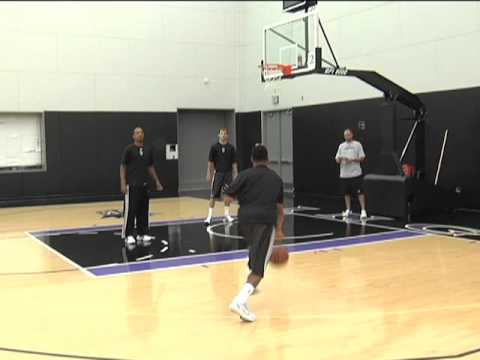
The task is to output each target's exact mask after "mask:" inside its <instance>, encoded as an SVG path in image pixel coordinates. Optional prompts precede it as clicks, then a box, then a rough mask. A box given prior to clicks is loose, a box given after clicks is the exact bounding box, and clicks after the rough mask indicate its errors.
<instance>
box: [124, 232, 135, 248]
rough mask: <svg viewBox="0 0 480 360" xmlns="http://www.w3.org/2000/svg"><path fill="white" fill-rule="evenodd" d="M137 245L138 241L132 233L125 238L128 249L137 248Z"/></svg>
mask: <svg viewBox="0 0 480 360" xmlns="http://www.w3.org/2000/svg"><path fill="white" fill-rule="evenodd" d="M136 245H137V242H136V241H135V238H134V237H133V236H131V235H130V236H128V237H127V238H126V239H125V246H126V247H127V249H128V250H133V249H135V246H136Z"/></svg>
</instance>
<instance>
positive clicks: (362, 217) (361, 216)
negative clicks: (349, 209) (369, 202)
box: [360, 210, 368, 220]
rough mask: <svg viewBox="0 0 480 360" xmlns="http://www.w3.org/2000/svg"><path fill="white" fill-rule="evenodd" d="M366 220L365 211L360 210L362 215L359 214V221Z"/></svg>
mask: <svg viewBox="0 0 480 360" xmlns="http://www.w3.org/2000/svg"><path fill="white" fill-rule="evenodd" d="M367 218H368V216H367V212H366V211H365V210H362V213H361V214H360V219H362V220H366V219H367Z"/></svg>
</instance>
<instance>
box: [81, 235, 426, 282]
mask: <svg viewBox="0 0 480 360" xmlns="http://www.w3.org/2000/svg"><path fill="white" fill-rule="evenodd" d="M418 236H419V234H418V233H415V232H412V231H408V230H400V231H388V232H383V233H377V234H372V235H360V236H352V237H345V238H340V239H336V240H334V241H329V242H325V240H317V241H312V242H307V243H299V244H285V246H287V247H288V249H289V252H291V253H296V252H306V251H312V250H321V249H326V248H334V247H345V246H350V245H359V244H368V243H375V242H382V241H388V240H396V239H405V238H410V237H418ZM246 257H247V250H236V251H229V252H224V253H215V254H204V255H193V256H184V257H176V258H172V259H158V260H153V261H149V262H142V263H129V264H118V265H109V266H100V267H89V268H86V269H85V270H87V271H89V272H90V273H92V274H93V275H95V276H112V275H119V274H124V273H135V272H144V271H149V270H150V271H151V270H159V269H168V268H179V267H186V266H194V265H205V264H212V263H220V262H227V261H234V260H238V259H243V258H246Z"/></svg>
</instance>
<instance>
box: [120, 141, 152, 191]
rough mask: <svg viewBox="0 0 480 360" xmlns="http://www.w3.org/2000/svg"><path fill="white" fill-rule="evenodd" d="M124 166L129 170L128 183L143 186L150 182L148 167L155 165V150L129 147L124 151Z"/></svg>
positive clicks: (132, 145)
mask: <svg viewBox="0 0 480 360" xmlns="http://www.w3.org/2000/svg"><path fill="white" fill-rule="evenodd" d="M121 163H122V165H124V166H125V167H126V168H127V183H128V185H130V186H143V185H146V184H147V182H148V178H149V175H148V167H149V166H151V165H153V150H152V149H151V148H150V147H145V146H141V147H139V146H137V145H135V144H130V145H128V146H127V147H126V148H125V150H124V151H123V155H122V161H121Z"/></svg>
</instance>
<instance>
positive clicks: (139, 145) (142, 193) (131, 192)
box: [120, 127, 163, 249]
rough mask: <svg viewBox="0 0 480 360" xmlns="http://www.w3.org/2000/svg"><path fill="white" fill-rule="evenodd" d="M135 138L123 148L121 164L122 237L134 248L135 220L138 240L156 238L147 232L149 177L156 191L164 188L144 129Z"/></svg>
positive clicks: (139, 129)
mask: <svg viewBox="0 0 480 360" xmlns="http://www.w3.org/2000/svg"><path fill="white" fill-rule="evenodd" d="M132 137H133V144H130V145H128V146H127V147H126V148H125V150H124V151H123V155H122V161H121V164H120V186H121V190H122V193H123V194H125V200H124V203H123V214H124V215H123V227H122V238H123V239H124V240H125V244H126V246H127V248H129V249H132V248H133V247H135V245H136V243H137V242H136V241H135V238H134V227H135V223H136V228H137V229H136V233H137V241H138V242H139V243H143V244H144V245H148V244H149V243H150V242H151V241H152V239H153V237H152V236H150V235H148V226H149V221H148V208H149V198H148V187H147V185H148V176H149V175H150V176H151V177H152V178H153V180H154V181H155V189H156V190H157V191H162V190H163V187H162V184H160V181H159V180H158V176H157V173H156V172H155V168H154V167H153V149H152V148H151V147H145V146H144V144H143V140H144V137H145V134H144V132H143V129H142V128H141V127H136V128H135V129H134V130H133V135H132Z"/></svg>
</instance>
